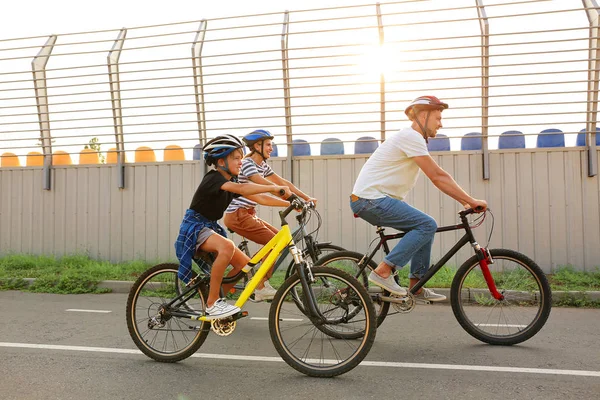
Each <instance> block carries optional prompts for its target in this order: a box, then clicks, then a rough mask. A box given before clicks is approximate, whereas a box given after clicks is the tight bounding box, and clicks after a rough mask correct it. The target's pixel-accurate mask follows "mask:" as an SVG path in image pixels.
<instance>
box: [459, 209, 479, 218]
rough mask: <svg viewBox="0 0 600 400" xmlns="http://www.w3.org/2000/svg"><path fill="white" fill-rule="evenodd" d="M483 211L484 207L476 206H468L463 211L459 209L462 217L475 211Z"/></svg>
mask: <svg viewBox="0 0 600 400" xmlns="http://www.w3.org/2000/svg"><path fill="white" fill-rule="evenodd" d="M482 211H483V207H476V208H468V209H466V210H463V211H459V213H458V214H459V215H460V216H461V217H466V216H467V215H469V214H474V213H480V212H482Z"/></svg>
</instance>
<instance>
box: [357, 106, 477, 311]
mask: <svg viewBox="0 0 600 400" xmlns="http://www.w3.org/2000/svg"><path fill="white" fill-rule="evenodd" d="M447 108H448V104H446V103H444V102H442V101H440V100H439V99H438V98H437V97H435V96H421V97H418V98H417V99H415V100H414V101H413V102H412V103H410V105H409V106H408V107H407V108H406V110H405V111H404V112H405V113H406V115H407V116H408V118H409V119H410V120H411V121H412V125H411V127H410V128H405V129H402V130H401V131H400V132H398V133H396V134H393V135H391V136H390V137H389V138H388V139H387V140H386V141H385V142H383V143H382V144H381V146H379V147H378V148H377V150H375V152H374V153H373V155H372V156H371V157H369V159H368V160H367V162H366V163H365V165H364V166H363V167H362V169H361V171H360V173H359V175H358V178H357V180H356V182H355V184H354V189H353V190H352V196H351V197H350V200H351V201H350V207H351V208H352V211H353V212H354V214H355V215H357V216H359V217H360V218H362V219H364V220H365V221H367V222H369V223H370V224H372V225H377V226H388V227H391V228H394V229H397V230H400V231H403V232H406V235H405V236H404V237H403V238H402V239H401V240H400V242H398V244H397V245H396V246H395V247H394V248H393V249H392V251H391V252H390V253H389V254H388V255H387V256H386V257H385V258H384V260H383V261H382V262H381V263H380V264H379V265H378V266H377V268H376V269H375V270H374V271H373V272H371V274H370V275H369V281H370V282H372V283H374V284H375V285H378V286H380V287H382V288H384V289H385V290H387V291H389V292H390V293H393V294H396V295H398V296H405V295H406V294H407V291H406V289H405V288H402V287H400V286H399V285H398V284H397V283H396V282H395V281H394V279H393V276H392V273H393V271H394V269H396V268H402V267H403V266H404V265H406V264H407V263H408V262H409V261H410V274H409V281H410V284H409V285H410V288H412V287H413V286H414V285H416V284H417V282H418V281H419V279H420V278H421V277H422V276H423V275H424V274H425V273H426V272H427V269H429V262H430V258H431V246H432V244H433V237H434V235H435V231H436V229H437V224H436V222H435V220H434V219H433V218H431V217H430V216H429V215H427V214H425V213H424V212H422V211H419V210H417V209H416V208H414V207H412V206H410V205H408V204H406V203H405V202H404V198H405V197H406V195H407V194H408V192H410V190H411V189H412V188H413V187H414V186H415V184H416V183H417V178H418V177H419V170H422V171H423V172H424V173H425V175H427V177H428V178H429V179H431V182H432V183H433V184H434V185H435V186H436V187H437V188H438V189H440V190H441V191H442V192H444V193H445V194H447V195H448V196H450V197H452V198H453V199H455V200H456V201H458V202H459V203H461V204H462V205H463V206H465V207H467V208H468V207H471V208H473V209H475V210H476V211H478V212H483V211H485V210H486V209H487V203H486V201H485V200H477V199H474V198H473V197H471V196H469V195H468V194H467V193H466V192H465V191H464V190H463V189H462V188H461V187H460V186H459V185H458V183H456V181H455V180H454V179H453V178H452V176H450V174H448V173H447V172H446V171H444V170H443V169H442V168H441V167H440V166H439V165H438V164H437V163H436V162H435V160H434V159H433V158H431V156H430V155H429V151H428V150H427V142H428V139H429V138H433V137H435V135H436V134H437V131H438V129H440V128H441V127H442V111H443V110H445V109H447ZM415 297H417V298H421V299H425V300H428V301H442V300H445V299H446V296H444V295H441V294H437V293H435V292H434V291H433V290H431V289H426V288H422V289H420V290H419V292H417V293H416V296H415Z"/></svg>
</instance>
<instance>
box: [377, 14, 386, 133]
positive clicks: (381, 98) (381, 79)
mask: <svg viewBox="0 0 600 400" xmlns="http://www.w3.org/2000/svg"><path fill="white" fill-rule="evenodd" d="M375 7H376V9H377V27H378V28H379V49H380V51H382V50H383V43H384V42H385V37H384V34H383V19H382V18H381V5H380V4H379V3H377V4H376V5H375ZM379 103H380V104H379V107H380V108H379V110H380V111H379V113H380V114H379V117H380V129H381V142H383V141H384V140H385V73H384V72H383V70H382V71H381V72H380V74H379Z"/></svg>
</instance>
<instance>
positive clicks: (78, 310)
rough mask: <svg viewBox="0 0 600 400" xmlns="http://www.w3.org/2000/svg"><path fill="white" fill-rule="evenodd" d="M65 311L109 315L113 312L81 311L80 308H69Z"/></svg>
mask: <svg viewBox="0 0 600 400" xmlns="http://www.w3.org/2000/svg"><path fill="white" fill-rule="evenodd" d="M65 311H73V312H89V313H100V314H108V313H111V312H112V311H110V310H81V309H79V308H67V309H66V310H65Z"/></svg>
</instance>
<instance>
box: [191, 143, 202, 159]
mask: <svg viewBox="0 0 600 400" xmlns="http://www.w3.org/2000/svg"><path fill="white" fill-rule="evenodd" d="M192 160H202V145H201V144H200V143H198V144H197V145H195V146H194V152H193V153H192Z"/></svg>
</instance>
